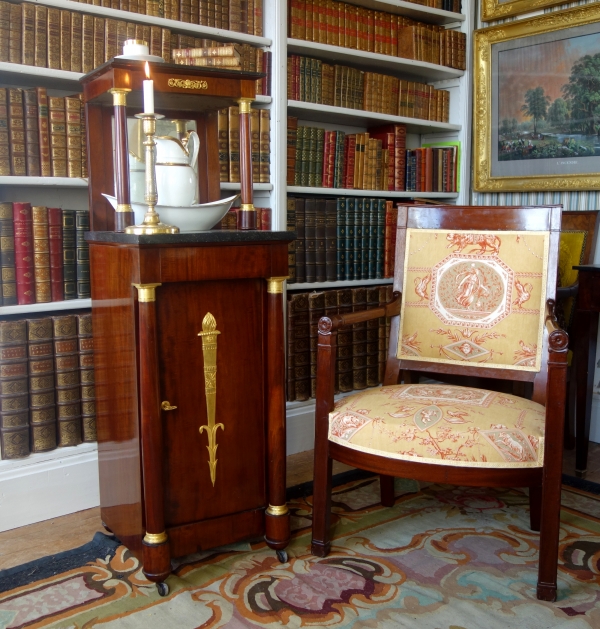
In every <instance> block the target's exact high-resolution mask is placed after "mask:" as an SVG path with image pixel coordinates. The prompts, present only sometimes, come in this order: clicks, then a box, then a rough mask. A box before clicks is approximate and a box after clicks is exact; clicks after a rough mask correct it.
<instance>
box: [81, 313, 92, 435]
mask: <svg viewBox="0 0 600 629" xmlns="http://www.w3.org/2000/svg"><path fill="white" fill-rule="evenodd" d="M77 338H78V344H79V379H80V382H81V436H82V439H83V441H84V442H90V441H96V440H97V436H96V388H95V380H94V364H93V357H94V339H93V337H92V314H91V313H87V314H80V315H77Z"/></svg>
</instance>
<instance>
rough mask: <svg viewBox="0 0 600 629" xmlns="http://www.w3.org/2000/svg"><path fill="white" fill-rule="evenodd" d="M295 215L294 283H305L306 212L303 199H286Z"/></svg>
mask: <svg viewBox="0 0 600 629" xmlns="http://www.w3.org/2000/svg"><path fill="white" fill-rule="evenodd" d="M290 200H291V201H292V202H293V203H294V206H295V213H296V282H298V283H302V282H306V211H305V207H304V199H288V203H290Z"/></svg>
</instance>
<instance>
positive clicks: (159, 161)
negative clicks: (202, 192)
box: [155, 131, 200, 207]
mask: <svg viewBox="0 0 600 629" xmlns="http://www.w3.org/2000/svg"><path fill="white" fill-rule="evenodd" d="M155 140H156V190H157V193H158V204H159V205H169V206H172V207H189V206H190V205H192V204H193V203H197V201H198V176H197V174H196V162H197V161H198V151H199V149H200V139H199V138H198V134H197V133H196V132H195V131H190V132H188V134H187V142H186V143H185V144H184V143H183V142H182V141H181V140H178V139H177V138H173V137H171V136H168V135H163V136H158V137H156V138H155Z"/></svg>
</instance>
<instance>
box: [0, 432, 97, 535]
mask: <svg viewBox="0 0 600 629" xmlns="http://www.w3.org/2000/svg"><path fill="white" fill-rule="evenodd" d="M99 504H100V492H99V488H98V446H97V444H95V443H84V444H81V445H79V446H77V447H73V448H59V449H57V450H52V451H51V452H45V453H41V454H34V455H32V456H30V457H28V458H26V459H15V460H5V461H0V531H8V530H10V529H14V528H17V527H20V526H27V525H28V524H33V523H35V522H41V521H43V520H49V519H51V518H57V517H60V516H62V515H67V514H68V513H75V512H76V511H82V510H83V509H91V508H92V507H97V506H98V505H99Z"/></svg>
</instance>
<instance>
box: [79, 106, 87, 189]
mask: <svg viewBox="0 0 600 629" xmlns="http://www.w3.org/2000/svg"><path fill="white" fill-rule="evenodd" d="M79 104H80V116H81V117H80V121H81V176H82V177H87V176H88V160H87V134H86V121H85V107H84V106H83V94H79Z"/></svg>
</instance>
